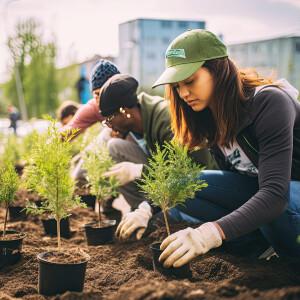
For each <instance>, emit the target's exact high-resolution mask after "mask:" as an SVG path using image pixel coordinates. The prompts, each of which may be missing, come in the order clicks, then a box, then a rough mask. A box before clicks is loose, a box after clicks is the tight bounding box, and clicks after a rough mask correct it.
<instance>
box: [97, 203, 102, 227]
mask: <svg viewBox="0 0 300 300" xmlns="http://www.w3.org/2000/svg"><path fill="white" fill-rule="evenodd" d="M97 202H98V226H99V227H101V224H102V217H101V202H102V201H101V200H100V199H99V198H97Z"/></svg>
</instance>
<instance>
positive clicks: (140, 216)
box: [116, 201, 152, 240]
mask: <svg viewBox="0 0 300 300" xmlns="http://www.w3.org/2000/svg"><path fill="white" fill-rule="evenodd" d="M151 217H152V211H151V206H150V205H149V203H148V202H146V201H144V202H142V203H141V204H140V205H139V207H138V208H137V209H136V210H134V211H132V212H129V213H127V214H126V215H125V216H124V217H123V219H122V221H121V222H120V224H119V226H118V228H117V230H116V236H117V237H118V238H119V239H123V240H125V239H127V238H129V237H130V236H131V234H132V233H133V232H134V231H135V230H137V232H136V238H137V240H140V239H141V238H142V236H143V234H144V232H145V230H146V228H147V226H148V222H149V220H150V219H151Z"/></svg>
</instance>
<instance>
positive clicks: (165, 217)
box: [162, 208, 171, 236]
mask: <svg viewBox="0 0 300 300" xmlns="http://www.w3.org/2000/svg"><path fill="white" fill-rule="evenodd" d="M162 211H163V215H164V219H165V223H166V228H167V233H168V236H169V235H171V231H170V226H169V221H168V215H167V212H168V209H167V208H162Z"/></svg>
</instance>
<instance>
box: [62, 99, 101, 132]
mask: <svg viewBox="0 0 300 300" xmlns="http://www.w3.org/2000/svg"><path fill="white" fill-rule="evenodd" d="M103 120H104V118H103V117H102V116H101V114H100V113H99V108H98V105H97V103H96V100H95V99H91V100H90V101H89V102H88V103H87V104H85V105H82V106H81V107H80V108H79V109H78V111H77V112H76V114H75V115H74V117H73V118H72V120H71V121H70V123H69V124H68V125H66V126H64V127H63V129H62V130H63V131H64V130H68V129H76V128H77V129H79V130H80V131H79V132H80V133H81V132H83V131H84V130H85V129H87V128H88V127H90V126H92V125H93V124H95V123H96V122H99V121H100V122H101V121H103Z"/></svg>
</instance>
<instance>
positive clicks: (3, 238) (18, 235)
mask: <svg viewBox="0 0 300 300" xmlns="http://www.w3.org/2000/svg"><path fill="white" fill-rule="evenodd" d="M23 237H24V234H22V233H6V234H5V236H3V235H2V232H1V235H0V241H13V240H18V239H20V238H23Z"/></svg>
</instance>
